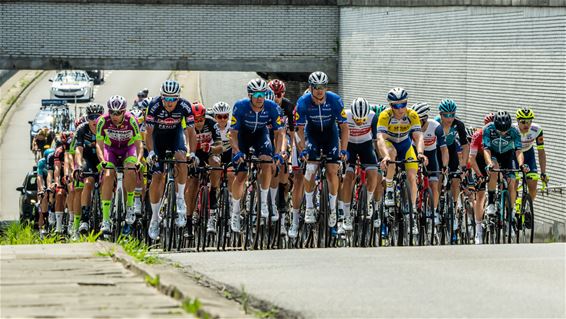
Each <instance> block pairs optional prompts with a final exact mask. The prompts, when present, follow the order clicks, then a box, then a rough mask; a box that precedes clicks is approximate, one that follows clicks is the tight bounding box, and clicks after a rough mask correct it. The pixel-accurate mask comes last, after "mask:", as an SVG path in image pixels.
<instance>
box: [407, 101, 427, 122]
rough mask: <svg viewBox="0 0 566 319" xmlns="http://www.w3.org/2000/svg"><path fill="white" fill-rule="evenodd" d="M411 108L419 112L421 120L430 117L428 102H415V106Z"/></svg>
mask: <svg viewBox="0 0 566 319" xmlns="http://www.w3.org/2000/svg"><path fill="white" fill-rule="evenodd" d="M411 108H412V109H413V110H414V111H415V112H417V114H418V115H419V118H420V119H421V120H422V119H427V118H428V113H429V112H430V107H429V106H428V104H427V103H425V102H421V103H415V104H413V106H411Z"/></svg>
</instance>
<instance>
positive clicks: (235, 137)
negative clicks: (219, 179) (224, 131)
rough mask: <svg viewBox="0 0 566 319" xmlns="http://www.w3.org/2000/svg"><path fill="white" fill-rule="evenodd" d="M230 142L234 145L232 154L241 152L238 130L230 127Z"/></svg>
mask: <svg viewBox="0 0 566 319" xmlns="http://www.w3.org/2000/svg"><path fill="white" fill-rule="evenodd" d="M230 144H231V145H232V154H236V153H238V152H240V147H239V146H238V130H235V129H230Z"/></svg>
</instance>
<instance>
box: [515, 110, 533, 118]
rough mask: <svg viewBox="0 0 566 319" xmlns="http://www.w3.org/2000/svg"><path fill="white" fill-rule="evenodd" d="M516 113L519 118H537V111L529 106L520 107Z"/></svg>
mask: <svg viewBox="0 0 566 319" xmlns="http://www.w3.org/2000/svg"><path fill="white" fill-rule="evenodd" d="M515 115H517V119H518V120H532V119H534V118H535V112H533V111H532V110H531V109H530V108H528V107H523V108H520V109H518V110H517V113H515Z"/></svg>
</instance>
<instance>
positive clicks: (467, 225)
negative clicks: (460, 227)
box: [463, 198, 476, 244]
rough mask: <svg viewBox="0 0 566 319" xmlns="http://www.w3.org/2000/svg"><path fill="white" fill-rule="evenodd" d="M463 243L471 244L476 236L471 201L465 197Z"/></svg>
mask: <svg viewBox="0 0 566 319" xmlns="http://www.w3.org/2000/svg"><path fill="white" fill-rule="evenodd" d="M463 207H464V232H463V236H464V243H465V244H471V243H472V242H474V241H475V238H476V218H475V214H474V208H473V206H472V203H471V202H470V201H469V200H468V199H467V198H466V200H465V201H464V205H463Z"/></svg>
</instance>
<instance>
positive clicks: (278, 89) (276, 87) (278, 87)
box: [269, 79, 286, 96]
mask: <svg viewBox="0 0 566 319" xmlns="http://www.w3.org/2000/svg"><path fill="white" fill-rule="evenodd" d="M269 88H270V89H272V90H273V93H275V95H279V96H281V94H283V93H285V90H286V87H285V83H283V81H281V80H277V79H275V80H271V81H269Z"/></svg>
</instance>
